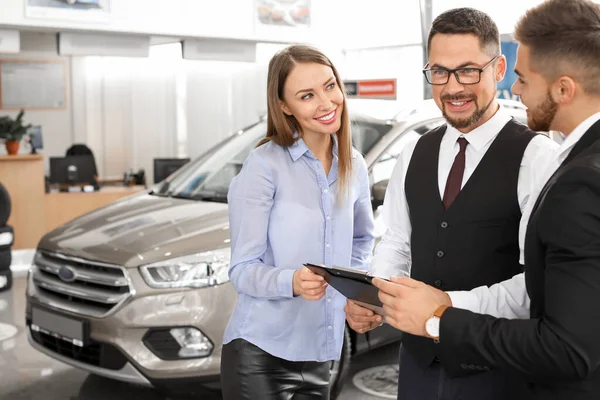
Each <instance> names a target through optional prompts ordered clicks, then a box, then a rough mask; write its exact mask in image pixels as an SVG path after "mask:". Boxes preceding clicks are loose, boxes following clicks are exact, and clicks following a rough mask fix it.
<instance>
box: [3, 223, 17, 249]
mask: <svg viewBox="0 0 600 400" xmlns="http://www.w3.org/2000/svg"><path fill="white" fill-rule="evenodd" d="M14 242H15V233H14V231H13V228H12V226H10V225H5V226H2V225H0V251H4V250H10V248H11V247H12V245H13V243H14Z"/></svg>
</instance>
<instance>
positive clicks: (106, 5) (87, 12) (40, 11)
mask: <svg viewBox="0 0 600 400" xmlns="http://www.w3.org/2000/svg"><path fill="white" fill-rule="evenodd" d="M25 16H27V17H32V18H47V19H54V20H74V21H88V22H108V20H109V18H110V0H26V1H25Z"/></svg>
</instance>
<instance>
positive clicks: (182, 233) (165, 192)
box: [26, 101, 526, 398]
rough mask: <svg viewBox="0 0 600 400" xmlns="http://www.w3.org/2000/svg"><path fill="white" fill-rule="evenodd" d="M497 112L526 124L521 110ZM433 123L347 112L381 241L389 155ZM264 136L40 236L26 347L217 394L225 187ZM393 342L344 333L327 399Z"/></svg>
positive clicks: (259, 132) (425, 110) (254, 131)
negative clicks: (361, 356)
mask: <svg viewBox="0 0 600 400" xmlns="http://www.w3.org/2000/svg"><path fill="white" fill-rule="evenodd" d="M502 106H503V107H505V108H506V109H508V110H509V112H510V113H511V114H512V115H514V116H515V117H516V118H517V119H518V120H520V121H522V122H523V121H525V119H526V114H525V111H524V107H523V106H522V105H521V104H520V103H515V102H509V101H502ZM442 122H443V119H442V116H441V113H440V112H439V110H438V109H437V107H436V106H435V104H434V103H433V102H432V101H425V102H424V103H423V104H422V105H421V106H420V107H418V108H416V109H411V110H405V112H403V113H400V114H399V115H397V116H396V117H395V118H393V119H390V120H378V119H373V118H369V117H366V116H361V115H353V128H352V137H353V141H354V145H355V147H356V148H357V149H358V150H359V151H361V152H362V153H363V154H364V155H365V160H366V162H367V165H368V167H369V173H370V179H371V184H372V199H373V209H374V211H375V217H376V230H377V232H376V233H377V236H378V237H380V236H381V235H382V234H383V230H384V227H383V225H382V222H381V217H380V215H379V213H380V211H379V206H380V205H381V204H382V202H383V197H384V194H385V189H386V186H387V181H388V179H389V178H390V176H391V174H392V170H393V168H394V165H395V163H396V159H397V157H398V154H399V153H400V151H401V149H402V148H403V147H404V145H405V143H406V142H407V141H408V140H410V139H412V138H415V137H418V136H419V135H421V134H423V133H424V132H426V131H428V130H429V129H431V128H433V127H435V126H438V125H439V124H441V123H442ZM265 132H266V122H265V121H260V122H258V123H256V124H254V125H252V126H250V127H248V128H246V129H244V130H242V131H240V132H238V133H237V134H235V135H233V136H231V137H230V138H228V139H227V140H225V141H224V142H222V143H220V144H219V145H217V146H216V147H214V148H212V149H211V150H209V151H208V152H206V153H205V154H203V155H202V156H200V157H198V158H197V159H195V160H193V161H192V162H190V163H188V164H187V165H186V166H184V167H183V168H181V169H180V170H179V171H177V172H176V173H175V174H173V175H171V176H170V177H169V178H167V179H166V180H165V181H163V182H162V183H160V184H158V185H156V186H155V187H153V188H151V189H150V190H148V191H146V192H144V193H141V194H137V195H134V196H131V197H128V198H126V199H122V200H120V201H117V202H115V203H113V204H110V205H108V206H106V207H103V208H101V209H98V210H96V211H93V212H91V213H89V214H86V215H84V216H82V217H80V218H77V219H75V220H73V221H71V222H69V223H67V224H65V225H63V226H61V227H59V228H58V229H56V230H54V231H52V232H50V233H48V234H46V235H45V236H44V237H43V238H42V240H41V241H40V243H39V246H38V249H37V253H36V256H35V259H34V263H33V265H32V267H31V269H30V271H29V274H28V282H27V311H26V314H27V315H26V320H27V327H28V331H29V332H28V333H29V341H30V343H31V345H32V346H33V347H35V348H36V349H38V350H39V351H41V352H42V353H44V354H47V355H48V356H50V357H52V358H55V359H57V360H60V361H62V362H64V363H67V364H70V365H72V366H74V367H77V368H81V369H83V370H86V371H89V372H91V373H94V374H97V375H102V376H105V377H109V378H114V379H118V380H122V381H127V382H133V383H140V384H145V385H152V386H155V387H158V388H163V389H166V390H167V391H178V392H180V391H188V389H189V388H194V389H196V388H198V387H199V386H203V387H205V388H209V389H218V387H219V365H220V358H221V345H222V343H221V340H222V337H223V332H224V329H225V326H226V324H227V321H228V319H229V316H230V314H231V313H232V311H233V309H234V306H235V304H236V299H237V295H236V291H235V289H234V288H233V286H232V285H231V283H230V282H229V281H228V274H227V270H228V268H229V256H230V254H229V253H230V248H229V224H228V214H227V190H228V187H229V183H230V182H231V179H232V178H233V177H234V176H236V174H237V173H238V172H239V171H240V169H241V168H242V164H243V162H244V160H245V159H246V157H247V156H248V154H249V152H250V151H251V150H252V149H253V148H254V147H255V145H256V143H257V142H258V141H259V140H260V139H261V138H262V137H264V136H265ZM299 262H300V261H299ZM399 339H400V333H399V332H398V331H396V330H394V329H392V328H390V327H388V326H387V325H384V326H383V327H381V328H379V329H376V330H375V331H373V332H371V333H370V334H365V335H360V334H357V333H356V332H354V331H352V330H350V329H349V328H347V329H346V336H345V342H344V347H343V351H342V357H341V359H340V361H339V362H334V363H332V365H331V371H332V375H331V376H332V378H331V379H332V385H331V388H332V389H331V390H332V395H333V396H332V397H333V398H335V396H336V395H337V394H339V392H340V390H341V388H342V386H343V382H344V379H345V378H346V375H347V373H348V369H349V366H350V362H351V357H352V356H353V355H355V354H358V353H361V352H365V351H367V350H370V349H373V348H375V347H378V346H381V345H383V344H387V343H390V342H392V341H397V340H399ZM188 384H189V385H188Z"/></svg>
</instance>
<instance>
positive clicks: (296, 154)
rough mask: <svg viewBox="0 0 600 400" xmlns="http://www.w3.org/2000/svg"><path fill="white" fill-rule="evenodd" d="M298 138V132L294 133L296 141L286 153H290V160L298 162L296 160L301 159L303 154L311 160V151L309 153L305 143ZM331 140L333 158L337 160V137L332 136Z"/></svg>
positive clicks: (312, 156)
mask: <svg viewBox="0 0 600 400" xmlns="http://www.w3.org/2000/svg"><path fill="white" fill-rule="evenodd" d="M299 136H300V135H299V134H298V132H296V133H294V138H296V141H295V142H294V144H293V145H291V146H289V147H288V151H289V152H290V156H292V160H294V161H298V159H299V158H300V157H302V156H303V155H304V154H307V155H309V156H310V157H311V158H315V157H314V155H313V154H312V151H310V149H309V148H308V146H307V145H306V143H304V140H302V138H301V137H299ZM331 139H332V140H333V157H334V158H337V157H338V141H337V135H336V134H332V135H331Z"/></svg>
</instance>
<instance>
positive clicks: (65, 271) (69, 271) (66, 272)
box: [58, 265, 75, 282]
mask: <svg viewBox="0 0 600 400" xmlns="http://www.w3.org/2000/svg"><path fill="white" fill-rule="evenodd" d="M58 277H59V278H60V279H61V280H63V281H65V282H73V281H74V280H75V271H73V268H70V267H67V266H66V265H63V266H62V267H60V269H59V270H58Z"/></svg>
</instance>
